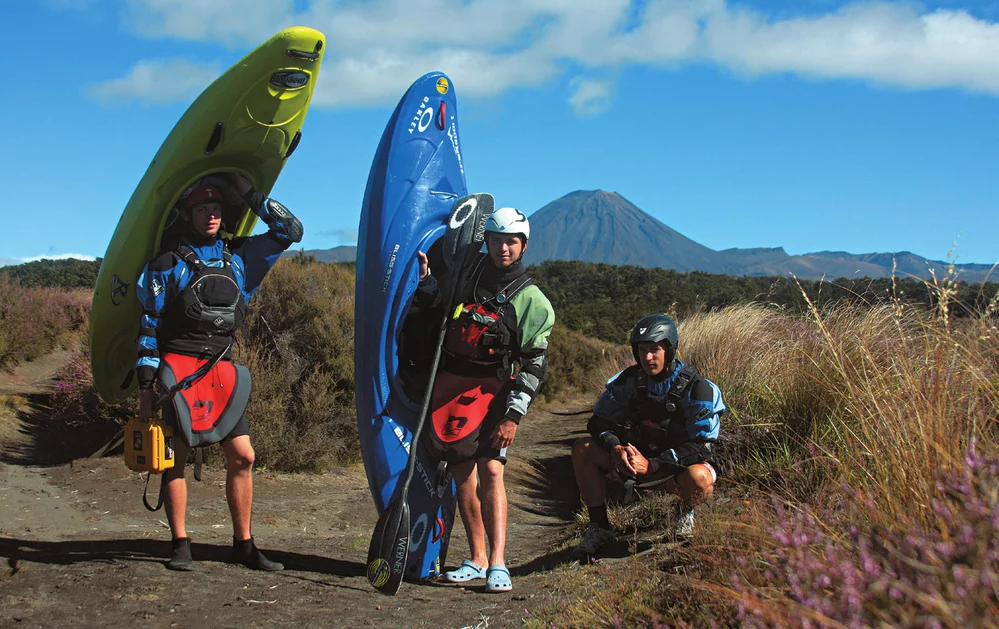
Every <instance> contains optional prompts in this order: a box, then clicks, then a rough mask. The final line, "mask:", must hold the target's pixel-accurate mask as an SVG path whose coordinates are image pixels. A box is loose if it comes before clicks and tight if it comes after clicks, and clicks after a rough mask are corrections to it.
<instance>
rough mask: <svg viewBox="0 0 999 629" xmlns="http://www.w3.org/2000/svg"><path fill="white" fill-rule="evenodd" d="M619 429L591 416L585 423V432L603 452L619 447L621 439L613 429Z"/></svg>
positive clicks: (610, 423)
mask: <svg viewBox="0 0 999 629" xmlns="http://www.w3.org/2000/svg"><path fill="white" fill-rule="evenodd" d="M618 428H620V427H619V426H618V425H617V424H614V423H612V422H609V421H607V420H605V419H602V418H600V417H597V416H596V415H593V416H592V417H590V421H588V422H587V423H586V430H587V432H589V433H590V436H591V437H593V440H594V441H596V442H597V444H598V445H599V446H600V447H601V448H603V449H604V450H610V449H611V448H613V447H614V446H617V445H621V437H620V435H618V434H617V432H616V431H615V429H618Z"/></svg>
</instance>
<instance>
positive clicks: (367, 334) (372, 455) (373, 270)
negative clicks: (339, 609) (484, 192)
mask: <svg viewBox="0 0 999 629" xmlns="http://www.w3.org/2000/svg"><path fill="white" fill-rule="evenodd" d="M466 194H467V190H466V186H465V172H464V166H463V164H462V158H461V149H460V145H459V143H458V123H457V100H456V98H455V93H454V88H453V86H452V85H451V82H450V80H449V79H448V78H447V76H445V75H444V74H442V73H440V72H431V73H430V74H426V75H424V76H422V77H420V78H419V79H418V80H417V81H416V82H415V83H413V85H412V86H410V88H409V90H408V91H407V92H406V94H405V95H404V96H403V97H402V100H401V101H400V102H399V105H398V106H397V107H396V108H395V112H394V113H393V114H392V117H391V119H390V120H389V122H388V125H387V126H386V127H385V132H384V133H383V134H382V138H381V140H380V142H379V144H378V150H377V152H376V153H375V157H374V161H373V162H372V164H371V171H370V173H369V174H368V183H367V188H366V189H365V192H364V204H363V206H362V208H361V221H360V227H359V231H358V238H357V285H356V296H355V306H354V325H355V337H354V378H355V395H356V405H357V426H358V431H359V436H360V441H361V454H362V456H363V458H364V468H365V471H366V472H367V477H368V485H369V487H370V489H371V495H372V497H373V498H374V501H375V506H376V507H377V509H378V513H379V514H381V513H382V512H383V511H384V510H385V509H386V507H387V506H388V505H389V504H390V503H391V501H392V497H393V495H394V494H395V493H396V490H397V486H398V485H399V479H400V476H402V475H404V473H405V469H406V463H407V459H408V457H409V448H410V447H417V448H418V456H417V460H416V474H415V476H414V478H413V482H412V483H411V485H410V488H409V495H408V503H409V507H410V514H411V516H410V517H411V520H410V522H411V525H412V528H411V530H410V537H409V539H410V546H409V557H408V563H407V565H406V569H405V579H406V580H409V581H414V580H420V579H426V578H428V577H432V576H434V575H437V574H439V573H440V571H441V567H442V565H443V563H444V561H445V560H446V557H447V548H448V541H449V539H450V535H451V527H452V525H453V523H454V515H455V508H456V506H455V505H456V503H455V487H454V483H453V481H452V479H451V475H450V473H449V472H448V471H447V469H446V466H444V465H442V464H441V463H440V462H439V461H438V460H437V459H434V458H433V457H431V456H430V455H429V454H428V453H427V452H425V451H424V450H423V447H422V446H420V445H419V443H418V440H414V435H413V430H414V429H415V428H416V425H417V423H418V420H419V412H420V405H421V402H422V401H423V400H422V395H423V391H424V390H425V388H426V387H425V386H423V387H422V388H421V387H420V386H419V383H420V381H421V379H422V381H423V382H424V383H425V378H426V376H427V375H428V373H422V372H421V371H420V365H419V364H417V363H419V360H418V359H415V360H409V359H408V358H406V357H405V356H404V353H405V352H404V351H403V348H402V347H401V346H402V345H403V344H404V339H403V336H404V332H403V330H404V327H406V328H408V329H409V331H408V332H407V334H408V336H409V337H410V338H413V337H414V333H413V328H414V326H415V328H416V335H415V336H422V337H423V338H424V339H425V338H426V337H428V336H433V335H434V334H435V330H436V328H437V326H438V325H439V323H435V324H432V325H429V326H427V327H426V328H423V327H422V324H421V323H419V322H417V320H416V316H415V315H414V317H413V318H411V319H410V320H409V321H408V322H407V321H406V317H407V314H409V306H410V302H411V301H412V298H413V293H414V292H415V290H416V285H417V283H418V281H419V262H418V260H417V257H416V252H417V251H423V252H428V251H430V249H431V246H432V245H433V244H434V243H435V242H436V241H438V240H439V239H440V238H441V236H443V235H444V225H445V222H446V220H447V218H448V214H449V213H450V210H451V207H452V205H453V204H454V202H455V200H457V199H458V198H460V197H463V196H465V195H466ZM436 249H439V247H438V248H436ZM433 253H434V252H433V251H430V256H431V265H432V268H433V260H434V256H433ZM414 340H416V339H414ZM411 346H412V343H411ZM421 353H422V352H421ZM414 441H417V443H414Z"/></svg>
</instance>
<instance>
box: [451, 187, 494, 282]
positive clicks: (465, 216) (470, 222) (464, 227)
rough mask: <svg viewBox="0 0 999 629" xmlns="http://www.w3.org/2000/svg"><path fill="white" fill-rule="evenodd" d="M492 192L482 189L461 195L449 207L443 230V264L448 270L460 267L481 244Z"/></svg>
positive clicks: (483, 239) (489, 210) (490, 206)
mask: <svg viewBox="0 0 999 629" xmlns="http://www.w3.org/2000/svg"><path fill="white" fill-rule="evenodd" d="M494 205H495V201H494V200H493V195H491V194H487V193H484V192H479V193H476V194H470V195H468V196H467V197H461V198H460V199H458V200H457V201H455V202H454V205H453V206H452V207H451V214H450V216H448V217H447V230H446V231H445V232H444V242H443V245H444V251H443V254H444V264H445V265H446V266H447V270H448V271H453V270H454V269H455V267H457V268H459V269H461V268H462V267H463V266H464V263H465V262H466V261H467V259H468V258H470V257H471V256H473V255H475V254H476V253H478V252H479V250H480V249H481V248H482V243H483V242H484V241H485V235H486V219H488V218H489V215H490V214H492V213H493V207H494Z"/></svg>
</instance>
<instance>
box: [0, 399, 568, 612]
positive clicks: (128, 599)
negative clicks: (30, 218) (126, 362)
mask: <svg viewBox="0 0 999 629" xmlns="http://www.w3.org/2000/svg"><path fill="white" fill-rule="evenodd" d="M36 387H37V383H36ZM584 418H585V415H577V416H568V415H559V414H554V413H549V412H540V411H539V412H534V411H532V414H531V415H530V416H529V417H528V420H527V421H525V423H524V425H523V427H522V428H521V430H520V431H519V432H518V435H517V441H516V442H515V444H514V450H516V452H515V453H513V455H512V458H511V462H510V464H509V466H508V474H507V478H508V482H507V484H508V491H509V495H510V517H509V521H510V531H509V539H508V544H507V547H508V554H507V562H508V564H509V565H510V567H511V571H512V573H513V576H514V590H513V591H512V592H510V593H508V594H501V595H486V594H484V593H482V592H481V585H478V586H473V587H460V586H454V585H443V584H410V583H405V584H403V586H402V589H401V590H400V592H399V594H398V595H397V596H395V597H386V596H383V595H381V594H378V593H377V592H375V591H374V590H373V589H372V588H371V587H370V586H369V585H368V583H367V579H366V578H365V576H364V561H365V557H366V554H367V544H368V539H369V537H370V535H371V529H372V527H373V525H374V522H375V520H376V513H375V509H374V506H373V503H372V500H371V497H370V494H369V492H368V488H367V483H366V482H365V479H364V471H363V469H362V468H361V467H360V466H354V467H351V468H348V469H345V470H342V471H341V472H338V473H332V474H325V475H294V474H275V473H258V474H256V475H255V501H254V535H255V537H256V538H257V540H258V541H259V543H260V545H261V547H262V548H264V549H265V550H268V551H270V552H269V553H268V554H269V556H270V557H272V558H273V559H276V560H278V561H281V562H283V563H284V564H285V566H286V567H287V569H286V570H285V571H283V572H279V573H261V572H254V571H250V570H247V569H245V568H244V567H242V566H238V565H231V564H228V563H226V558H227V557H228V554H229V546H230V544H231V539H232V538H231V535H232V533H231V528H230V523H229V515H228V511H227V509H226V505H225V498H224V480H225V472H224V470H223V469H219V468H209V467H206V469H205V473H204V482H202V483H195V482H193V481H190V482H189V489H190V497H189V509H188V527H189V531H190V535H191V538H192V540H193V542H194V555H195V558H196V559H197V560H198V561H199V564H200V565H199V570H198V571H196V572H194V573H175V572H171V571H169V570H166V569H165V568H164V566H163V563H164V561H165V559H166V557H168V555H169V531H168V530H167V528H166V526H165V524H164V523H165V515H163V512H162V511H160V512H157V513H155V514H152V513H149V512H148V511H146V510H145V508H144V507H143V506H142V500H141V497H142V490H143V482H142V480H140V478H139V476H138V475H137V474H134V473H132V472H130V471H129V470H128V469H127V468H126V467H125V466H124V464H123V463H122V461H121V460H120V458H118V457H111V458H106V459H102V460H88V459H81V460H77V461H74V462H73V463H71V464H66V465H60V466H55V467H31V466H26V465H18V464H8V463H0V558H2V559H3V561H4V562H5V563H6V565H5V566H0V627H60V628H62V627H66V626H81V627H82V626H85V627H110V626H118V627H182V626H197V625H200V626H208V627H241V628H243V627H271V626H275V625H279V624H286V625H291V626H295V627H508V626H509V627H513V626H520V625H521V624H522V622H523V620H524V619H525V618H527V617H528V616H529V615H530V613H531V610H532V609H534V608H536V607H537V606H539V605H541V604H543V603H545V602H546V601H548V600H550V597H551V596H552V594H551V589H552V588H551V586H550V581H551V577H552V574H553V573H552V569H553V568H554V569H556V570H557V569H559V568H557V566H559V565H561V564H563V563H564V562H566V561H567V560H568V557H567V554H566V553H565V552H564V551H562V552H555V551H553V550H552V549H553V548H554V547H555V545H557V544H558V543H559V542H560V541H561V540H562V539H563V538H564V537H565V531H566V523H567V521H569V520H570V519H571V516H572V508H573V506H574V504H573V502H574V499H573V496H572V492H574V486H575V485H574V482H573V481H572V475H571V474H572V471H571V464H570V462H569V457H568V455H569V445H568V444H570V443H571V441H572V439H573V438H574V436H575V434H579V431H581V430H582V428H583V422H584ZM6 419H7V421H8V422H9V421H10V418H9V416H8V417H7V418H6ZM14 432H15V433H16V431H14ZM4 434H6V435H7V436H8V437H9V436H10V435H11V434H12V433H11V431H10V430H9V427H8V430H7V431H6V432H4V431H0V438H2V435H4ZM9 445H10V443H9V442H7V443H2V442H0V450H2V449H3V448H4V447H7V446H9ZM552 487H555V488H557V489H555V490H552V489H551V488H552ZM156 489H157V488H156V487H152V488H151V490H152V493H155V491H156ZM461 529H462V527H461V525H460V521H459V522H456V523H455V529H454V531H455V532H454V536H453V539H452V545H451V552H450V554H449V557H448V562H447V563H448V565H449V566H454V565H457V564H458V563H460V561H461V559H462V558H463V557H465V556H466V553H467V545H466V542H465V539H464V534H463V531H462V530H461Z"/></svg>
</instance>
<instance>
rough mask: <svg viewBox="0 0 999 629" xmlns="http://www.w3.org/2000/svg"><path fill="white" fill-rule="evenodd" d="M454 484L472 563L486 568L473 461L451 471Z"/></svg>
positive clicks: (480, 504) (483, 535)
mask: <svg viewBox="0 0 999 629" xmlns="http://www.w3.org/2000/svg"><path fill="white" fill-rule="evenodd" d="M452 474H453V475H454V482H455V483H456V484H457V485H458V512H459V513H460V514H461V523H462V524H463V525H464V526H465V536H466V537H467V538H468V549H469V551H471V554H472V557H471V559H472V561H473V562H474V563H475V565H477V566H479V567H482V568H484V567H486V565H487V564H486V559H487V557H486V529H485V526H484V525H483V523H482V503H481V502H480V501H479V477H478V475H477V474H476V464H475V460H474V459H473V460H471V461H465V462H464V463H459V464H457V465H455V466H454V468H453V469H452Z"/></svg>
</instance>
